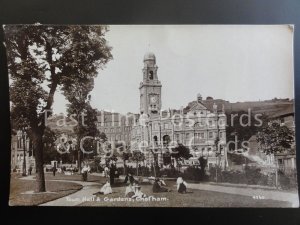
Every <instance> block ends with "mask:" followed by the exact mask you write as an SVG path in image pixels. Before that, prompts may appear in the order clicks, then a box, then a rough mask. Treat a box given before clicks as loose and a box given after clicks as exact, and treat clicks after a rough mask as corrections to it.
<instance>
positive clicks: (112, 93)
mask: <svg viewBox="0 0 300 225" xmlns="http://www.w3.org/2000/svg"><path fill="white" fill-rule="evenodd" d="M109 27H110V31H108V32H107V34H106V37H105V38H106V40H107V41H108V44H109V45H110V46H111V47H112V48H113V49H112V55H113V60H111V61H110V62H108V63H107V65H106V67H105V68H104V69H103V70H100V71H99V74H98V77H97V78H96V79H95V88H94V89H93V91H92V92H91V96H92V100H91V104H92V106H93V107H95V108H97V109H98V110H102V109H103V110H109V111H114V112H120V113H124V114H125V113H127V112H133V113H138V112H139V96H140V95H139V84H140V82H141V81H142V79H143V74H142V68H143V57H144V55H145V53H146V52H153V53H154V54H155V56H156V64H157V66H158V72H157V74H158V79H159V80H160V81H161V83H162V109H169V108H174V109H179V108H180V107H181V106H186V105H187V104H188V102H190V101H193V100H196V96H197V94H198V93H200V94H201V95H202V96H203V98H206V97H207V96H211V97H213V98H215V99H216V98H221V99H224V100H228V101H230V102H237V101H239V102H242V101H257V100H267V99H273V98H274V97H277V98H294V97H293V96H294V82H293V80H294V69H293V27H291V26H289V25H223V26H222V25H130V26H129V25H112V26H109ZM65 104H66V100H65V99H64V97H63V96H62V95H61V94H60V93H59V92H58V93H56V95H55V99H54V105H53V110H54V113H61V112H65Z"/></svg>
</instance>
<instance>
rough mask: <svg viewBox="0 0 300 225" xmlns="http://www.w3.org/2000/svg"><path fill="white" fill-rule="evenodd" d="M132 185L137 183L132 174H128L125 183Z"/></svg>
mask: <svg viewBox="0 0 300 225" xmlns="http://www.w3.org/2000/svg"><path fill="white" fill-rule="evenodd" d="M128 182H129V183H130V184H131V185H133V183H134V182H135V179H134V177H133V176H132V174H131V173H128V174H127V175H126V177H125V180H124V183H125V184H127V183H128Z"/></svg>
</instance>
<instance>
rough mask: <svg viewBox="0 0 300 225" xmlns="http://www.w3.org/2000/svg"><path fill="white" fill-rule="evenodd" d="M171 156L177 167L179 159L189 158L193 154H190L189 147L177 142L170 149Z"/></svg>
mask: <svg viewBox="0 0 300 225" xmlns="http://www.w3.org/2000/svg"><path fill="white" fill-rule="evenodd" d="M171 156H172V157H173V158H175V160H176V163H177V167H179V161H182V160H184V159H189V158H191V157H192V156H193V155H192V154H190V149H189V148H188V147H186V146H184V145H183V144H178V146H176V147H175V148H173V149H172V152H171Z"/></svg>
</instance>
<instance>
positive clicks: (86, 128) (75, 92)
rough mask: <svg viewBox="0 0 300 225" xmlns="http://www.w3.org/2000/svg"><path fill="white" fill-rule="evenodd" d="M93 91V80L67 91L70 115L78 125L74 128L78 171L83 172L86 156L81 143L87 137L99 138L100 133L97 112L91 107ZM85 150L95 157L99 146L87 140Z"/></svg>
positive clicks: (68, 88) (73, 86)
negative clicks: (73, 116) (91, 93)
mask: <svg viewBox="0 0 300 225" xmlns="http://www.w3.org/2000/svg"><path fill="white" fill-rule="evenodd" d="M92 89H93V82H92V80H88V81H87V82H86V83H82V84H81V85H77V84H76V83H74V84H73V85H70V86H68V87H67V89H66V91H65V92H66V95H65V96H66V99H67V100H68V101H69V102H70V104H68V113H69V114H70V115H71V114H72V115H75V116H76V119H77V124H76V126H75V127H74V132H75V133H76V136H77V159H78V169H79V172H80V171H81V159H82V158H83V156H84V154H83V151H82V149H80V141H81V140H83V139H82V138H84V137H86V136H91V137H94V138H96V137H99V136H100V132H99V130H98V129H97V124H96V122H97V110H96V109H93V108H92V106H91V105H90V95H89V93H90V91H91V90H92ZM83 144H84V146H83V147H84V150H85V151H86V152H88V154H87V156H88V157H89V156H94V155H95V154H96V150H97V146H96V141H95V139H94V140H93V139H91V138H89V139H86V140H85V141H84V143H83Z"/></svg>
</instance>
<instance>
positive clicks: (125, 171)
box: [124, 160, 127, 175]
mask: <svg viewBox="0 0 300 225" xmlns="http://www.w3.org/2000/svg"><path fill="white" fill-rule="evenodd" d="M126 174H127V167H126V160H124V175H126Z"/></svg>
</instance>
